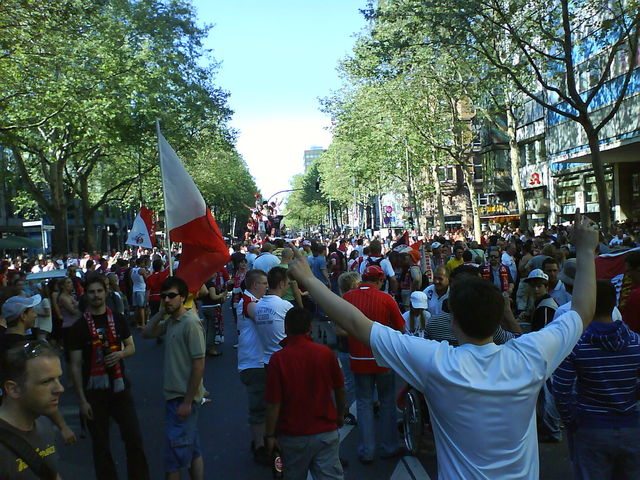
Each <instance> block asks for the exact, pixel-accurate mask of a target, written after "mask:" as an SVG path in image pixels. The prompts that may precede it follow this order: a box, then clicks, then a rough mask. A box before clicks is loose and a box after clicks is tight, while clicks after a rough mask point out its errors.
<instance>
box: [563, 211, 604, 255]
mask: <svg viewBox="0 0 640 480" xmlns="http://www.w3.org/2000/svg"><path fill="white" fill-rule="evenodd" d="M599 235H600V232H599V230H598V227H597V225H596V224H595V223H594V222H592V221H591V220H589V218H587V217H585V216H584V215H582V214H581V213H580V209H579V208H577V209H576V213H575V216H574V220H573V225H572V226H571V228H570V233H569V241H570V242H571V243H572V244H573V245H574V246H575V247H576V250H578V249H581V250H582V249H584V250H589V251H595V249H596V247H597V246H598V239H599Z"/></svg>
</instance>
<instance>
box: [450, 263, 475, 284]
mask: <svg viewBox="0 0 640 480" xmlns="http://www.w3.org/2000/svg"><path fill="white" fill-rule="evenodd" d="M462 275H471V276H472V277H479V276H480V269H479V268H478V267H476V266H474V265H464V264H462V265H459V266H457V267H456V268H454V269H453V271H452V272H451V274H450V275H449V281H450V282H453V281H454V280H455V279H456V278H458V277H460V276H462Z"/></svg>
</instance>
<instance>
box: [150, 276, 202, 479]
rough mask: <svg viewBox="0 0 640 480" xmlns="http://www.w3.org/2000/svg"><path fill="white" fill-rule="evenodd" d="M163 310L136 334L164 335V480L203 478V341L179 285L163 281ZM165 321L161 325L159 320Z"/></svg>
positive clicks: (174, 279) (171, 279)
mask: <svg viewBox="0 0 640 480" xmlns="http://www.w3.org/2000/svg"><path fill="white" fill-rule="evenodd" d="M160 292H161V293H160V299H161V301H162V304H163V306H164V308H161V309H160V311H159V312H158V313H157V314H155V315H154V316H153V317H152V318H151V320H149V323H148V324H147V327H146V328H145V329H144V331H143V332H142V335H143V336H144V337H145V338H157V337H158V336H159V335H163V334H165V333H166V339H167V340H166V347H165V356H164V397H165V400H166V414H165V454H164V463H165V472H166V478H167V479H169V480H172V479H175V480H178V479H179V478H180V472H181V471H182V470H186V469H188V470H189V473H190V475H191V480H203V479H204V463H203V461H202V452H201V450H200V438H199V435H198V408H199V406H200V401H201V400H202V396H203V394H204V387H203V385H202V377H203V375H204V357H205V341H204V330H203V329H202V324H201V323H200V320H199V319H198V317H197V316H196V315H195V314H194V313H193V312H191V311H190V310H188V309H187V308H186V307H185V305H184V303H185V301H186V300H187V297H188V295H189V289H188V287H187V284H186V283H185V281H184V280H182V279H181V278H178V277H168V278H167V279H166V280H165V281H164V282H163V283H162V287H161V289H160ZM167 314H168V315H169V316H168V318H166V319H165V320H163V319H162V318H163V317H164V316H165V315H167Z"/></svg>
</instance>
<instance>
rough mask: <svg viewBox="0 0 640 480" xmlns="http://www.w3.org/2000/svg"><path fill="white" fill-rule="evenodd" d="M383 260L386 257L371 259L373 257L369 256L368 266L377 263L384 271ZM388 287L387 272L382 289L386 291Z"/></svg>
mask: <svg viewBox="0 0 640 480" xmlns="http://www.w3.org/2000/svg"><path fill="white" fill-rule="evenodd" d="M383 260H384V257H380V258H379V259H378V260H371V257H367V267H369V266H371V265H377V266H379V267H380V268H381V269H382V271H383V272H384V268H382V267H381V266H380V264H381V263H382V261H383ZM386 289H387V274H386V273H385V274H384V282H383V283H382V286H381V287H380V291H381V292H384V291H385V290H386Z"/></svg>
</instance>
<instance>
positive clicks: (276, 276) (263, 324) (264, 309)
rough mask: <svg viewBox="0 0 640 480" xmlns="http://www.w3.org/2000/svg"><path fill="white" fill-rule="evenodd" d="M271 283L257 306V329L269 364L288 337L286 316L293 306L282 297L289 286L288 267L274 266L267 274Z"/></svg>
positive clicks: (266, 361)
mask: <svg viewBox="0 0 640 480" xmlns="http://www.w3.org/2000/svg"><path fill="white" fill-rule="evenodd" d="M267 282H268V284H269V291H268V295H265V296H264V297H262V300H260V302H259V303H258V304H257V306H256V313H255V319H256V331H257V332H258V337H260V341H261V342H262V347H263V355H262V363H264V364H265V365H268V364H269V360H271V355H273V353H275V352H277V351H278V350H280V349H281V348H282V347H281V346H280V342H281V341H282V340H283V339H284V337H286V334H285V333H284V316H285V315H286V314H287V312H288V311H289V309H290V308H291V307H293V305H292V304H291V302H287V301H286V300H283V299H282V295H284V292H286V290H287V288H289V277H288V276H287V269H286V268H282V267H274V268H272V269H271V270H269V273H268V274H267Z"/></svg>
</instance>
